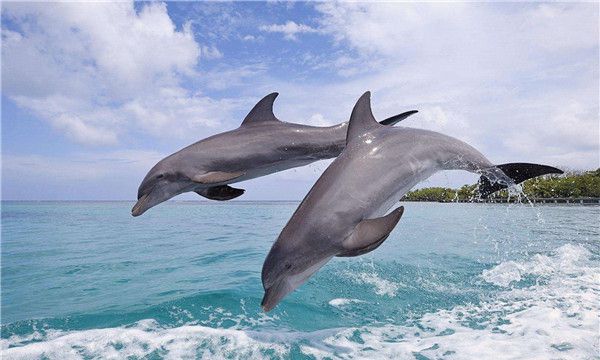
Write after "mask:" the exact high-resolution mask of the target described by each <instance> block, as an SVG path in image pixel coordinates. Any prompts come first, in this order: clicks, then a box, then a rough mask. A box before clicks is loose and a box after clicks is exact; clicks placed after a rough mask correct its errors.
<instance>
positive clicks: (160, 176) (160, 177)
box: [156, 174, 165, 179]
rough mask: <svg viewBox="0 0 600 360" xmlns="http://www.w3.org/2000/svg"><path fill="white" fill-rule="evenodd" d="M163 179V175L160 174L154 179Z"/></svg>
mask: <svg viewBox="0 0 600 360" xmlns="http://www.w3.org/2000/svg"><path fill="white" fill-rule="evenodd" d="M164 177H165V175H164V174H160V175H158V176H157V177H156V178H157V179H162V178H164Z"/></svg>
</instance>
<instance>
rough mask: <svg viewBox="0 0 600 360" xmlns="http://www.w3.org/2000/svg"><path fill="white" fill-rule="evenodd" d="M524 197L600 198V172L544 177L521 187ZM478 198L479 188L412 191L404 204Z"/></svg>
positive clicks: (502, 194) (505, 193) (503, 193)
mask: <svg viewBox="0 0 600 360" xmlns="http://www.w3.org/2000/svg"><path fill="white" fill-rule="evenodd" d="M521 186H522V189H523V193H525V195H527V197H529V198H536V199H555V198H589V197H592V198H600V168H598V169H596V170H592V171H585V172H569V173H565V174H562V175H545V176H542V177H538V178H534V179H530V180H527V181H525V182H523V183H522V184H521ZM478 197H479V195H478V193H477V184H474V185H463V186H461V187H460V188H458V189H453V188H446V187H429V188H422V189H417V190H413V191H409V192H408V193H406V195H404V198H403V199H402V200H404V201H437V202H452V201H473V200H476V199H477V198H478ZM490 197H491V198H506V197H508V191H507V190H502V191H499V192H497V193H495V194H492V195H491V196H490Z"/></svg>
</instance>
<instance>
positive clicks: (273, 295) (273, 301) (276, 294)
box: [260, 280, 293, 312]
mask: <svg viewBox="0 0 600 360" xmlns="http://www.w3.org/2000/svg"><path fill="white" fill-rule="evenodd" d="M291 290H293V289H292V288H291V287H290V286H289V284H288V283H287V281H285V280H279V281H277V282H276V283H275V284H273V286H271V287H269V288H267V289H265V295H264V296H263V299H262V301H261V302H260V307H261V308H262V309H263V311H264V312H269V311H271V310H273V308H275V306H277V304H279V302H280V301H281V299H283V298H284V297H285V295H287V294H288V293H289V292H290V291H291Z"/></svg>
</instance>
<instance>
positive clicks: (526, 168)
mask: <svg viewBox="0 0 600 360" xmlns="http://www.w3.org/2000/svg"><path fill="white" fill-rule="evenodd" d="M495 167H496V168H498V169H500V170H502V172H503V173H504V174H505V175H506V176H508V177H509V178H510V179H511V180H512V181H514V183H515V184H519V183H522V182H523V181H525V180H528V179H531V178H534V177H537V176H541V175H547V174H562V173H563V171H562V170H560V169H557V168H555V167H552V166H547V165H538V164H528V163H510V164H501V165H496V166H495ZM507 187H508V185H507V184H504V183H502V182H500V181H493V180H491V179H490V178H489V177H487V176H486V174H485V172H484V174H483V175H482V176H481V178H480V179H479V194H480V195H481V197H483V198H486V197H488V196H489V195H491V194H492V193H494V192H496V191H498V190H502V189H506V188H507Z"/></svg>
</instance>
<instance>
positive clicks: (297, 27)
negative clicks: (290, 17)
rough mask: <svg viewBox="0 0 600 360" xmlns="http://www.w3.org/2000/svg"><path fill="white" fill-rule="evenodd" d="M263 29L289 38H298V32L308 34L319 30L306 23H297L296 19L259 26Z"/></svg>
mask: <svg viewBox="0 0 600 360" xmlns="http://www.w3.org/2000/svg"><path fill="white" fill-rule="evenodd" d="M259 29H260V30H261V31H265V32H270V33H281V34H283V37H284V38H285V39H287V40H297V39H298V38H297V37H296V35H297V34H306V33H316V32H319V30H317V29H315V28H313V27H311V26H308V25H305V24H297V23H295V22H294V21H288V22H286V23H285V24H280V25H279V24H271V25H262V26H260V28H259Z"/></svg>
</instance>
